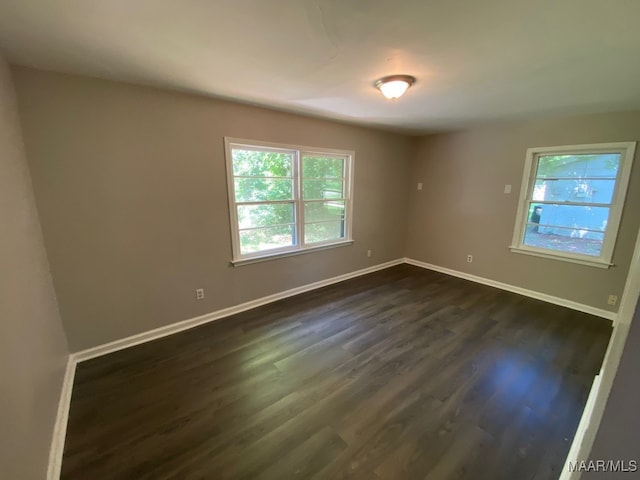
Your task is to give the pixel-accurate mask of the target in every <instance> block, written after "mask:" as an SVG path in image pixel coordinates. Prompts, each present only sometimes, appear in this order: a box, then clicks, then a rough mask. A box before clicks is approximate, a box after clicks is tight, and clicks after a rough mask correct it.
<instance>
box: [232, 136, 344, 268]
mask: <svg viewBox="0 0 640 480" xmlns="http://www.w3.org/2000/svg"><path fill="white" fill-rule="evenodd" d="M224 148H225V157H226V168H227V192H228V195H229V217H230V222H231V245H232V260H231V263H232V264H233V265H244V264H247V263H254V262H260V261H264V260H269V259H274V258H280V257H285V256H290V255H298V254H302V253H307V252H311V251H314V250H323V249H327V248H333V247H340V246H345V245H351V244H353V238H352V234H351V233H352V221H353V215H352V211H353V164H354V160H355V152H354V151H353V150H337V149H330V148H318V147H305V146H301V145H291V144H282V143H273V142H263V141H259V140H247V139H243V138H233V137H225V138H224ZM233 148H242V149H249V150H257V151H275V152H283V153H288V154H291V155H292V158H293V165H292V176H293V200H286V201H274V202H273V203H293V204H294V214H295V228H296V243H295V244H294V245H291V246H286V247H282V248H274V249H270V250H263V251H261V252H252V253H247V254H244V255H243V254H242V253H241V251H240V227H239V223H238V215H237V205H238V203H241V202H236V197H235V183H234V176H233V161H232V149H233ZM310 154H311V155H325V156H328V157H339V158H343V159H344V161H345V167H344V180H345V181H344V199H339V200H341V201H342V200H344V202H345V208H344V210H345V218H344V238H340V239H338V240H327V241H324V242H315V243H312V244H305V243H304V226H305V222H304V199H303V198H302V169H301V163H302V158H303V156H306V155H310ZM256 203H271V202H268V201H267V202H256Z"/></svg>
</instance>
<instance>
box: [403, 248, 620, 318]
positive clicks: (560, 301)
mask: <svg viewBox="0 0 640 480" xmlns="http://www.w3.org/2000/svg"><path fill="white" fill-rule="evenodd" d="M404 261H405V263H408V264H409V265H415V266H416V267H422V268H426V269H428V270H433V271H435V272H440V273H445V274H447V275H451V276H453V277H458V278H463V279H465V280H470V281H472V282H476V283H481V284H483V285H488V286H490V287H495V288H499V289H501V290H506V291H508V292H513V293H517V294H519V295H524V296H525V297H531V298H535V299H538V300H542V301H544V302H548V303H553V304H555V305H560V306H561V307H567V308H570V309H572V310H578V311H579V312H584V313H589V314H591V315H595V316H597V317H602V318H606V319H607V320H611V321H612V322H614V323H615V321H616V320H617V317H618V315H617V313H615V312H609V311H607V310H603V309H601V308H596V307H592V306H590V305H585V304H583V303H578V302H573V301H571V300H567V299H565V298H560V297H554V296H553V295H547V294H546V293H541V292H536V291H534V290H527V289H526V288H521V287H516V286H515V285H509V284H508V283H502V282H498V281H496V280H491V279H488V278H484V277H479V276H477V275H472V274H471V273H465V272H460V271H458V270H452V269H450V268H445V267H440V266H438V265H433V264H431V263H426V262H421V261H419V260H414V259H412V258H405V259H404Z"/></svg>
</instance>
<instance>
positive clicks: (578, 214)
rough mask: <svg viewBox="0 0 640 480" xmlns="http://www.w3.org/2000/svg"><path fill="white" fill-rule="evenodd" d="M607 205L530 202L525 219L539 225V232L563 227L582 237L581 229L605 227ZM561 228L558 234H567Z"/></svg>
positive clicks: (550, 231)
mask: <svg viewBox="0 0 640 480" xmlns="http://www.w3.org/2000/svg"><path fill="white" fill-rule="evenodd" d="M608 219H609V208H608V207H585V206H581V205H562V204H544V205H536V204H531V205H530V208H529V218H527V221H528V222H530V223H533V224H540V225H539V228H538V230H539V232H540V233H549V234H555V233H556V232H555V230H554V229H555V227H564V228H565V229H569V230H571V231H573V232H574V233H572V235H573V236H580V237H583V236H584V235H585V234H584V233H581V232H582V230H599V231H604V230H606V229H607V221H608ZM565 229H563V230H562V231H561V232H558V234H559V235H568V233H567V231H566V230H565Z"/></svg>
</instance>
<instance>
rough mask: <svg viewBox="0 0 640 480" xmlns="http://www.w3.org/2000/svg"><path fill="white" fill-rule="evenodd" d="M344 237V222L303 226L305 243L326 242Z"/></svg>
mask: <svg viewBox="0 0 640 480" xmlns="http://www.w3.org/2000/svg"><path fill="white" fill-rule="evenodd" d="M343 237H344V221H338V222H321V223H309V224H305V226H304V241H305V243H317V242H326V241H328V240H338V239H340V238H343Z"/></svg>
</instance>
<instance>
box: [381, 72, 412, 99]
mask: <svg viewBox="0 0 640 480" xmlns="http://www.w3.org/2000/svg"><path fill="white" fill-rule="evenodd" d="M415 81H416V79H415V78H414V77H412V76H411V75H390V76H388V77H383V78H381V79H380V80H376V88H378V89H379V90H380V91H381V92H382V94H383V95H384V96H385V97H387V98H388V99H389V100H395V99H396V98H400V97H401V96H402V95H403V94H404V92H406V91H407V88H409V87H410V86H411V85H413V84H414V82H415Z"/></svg>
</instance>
